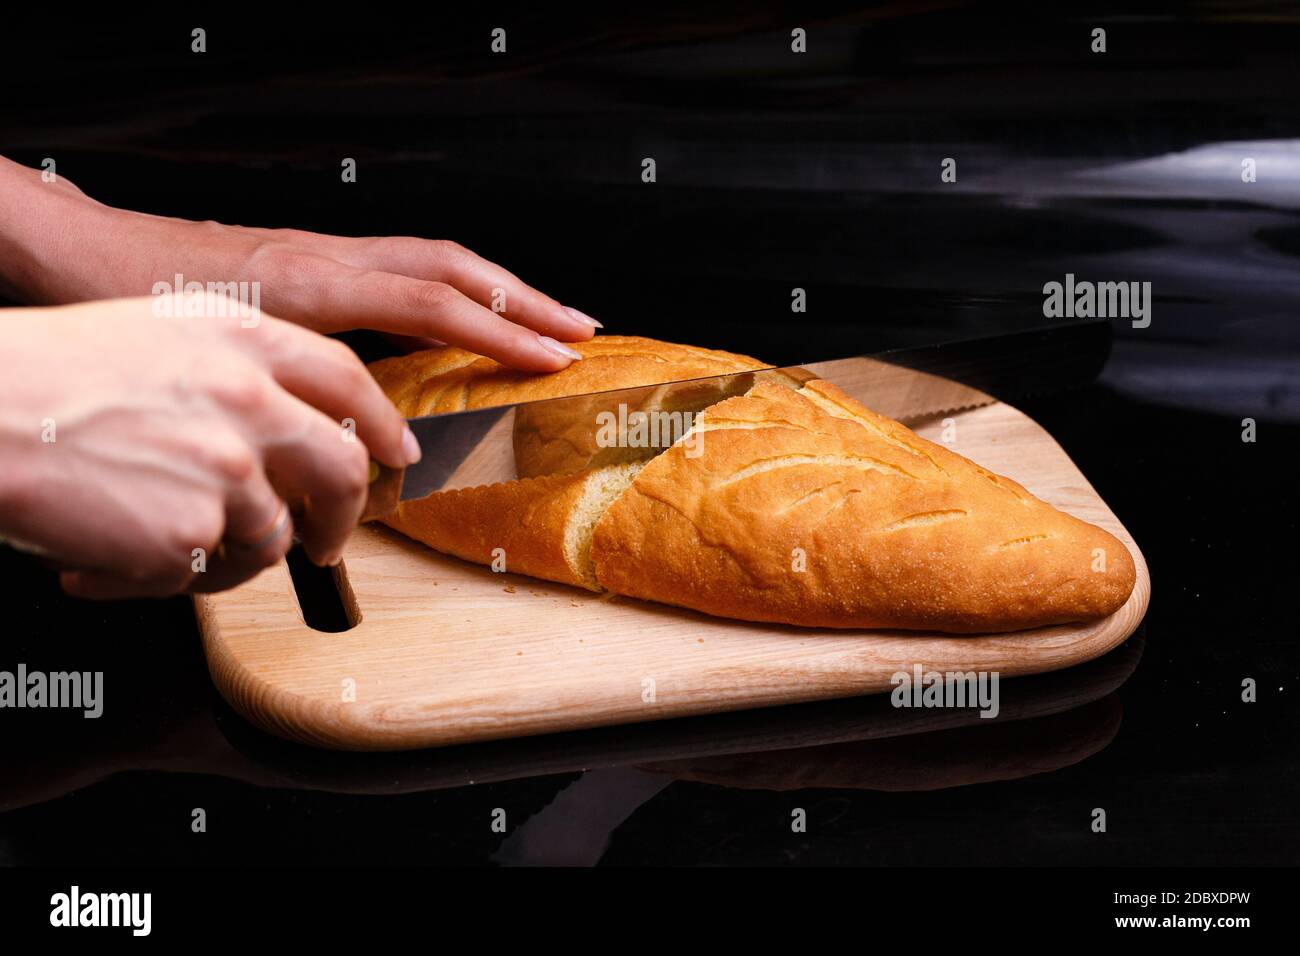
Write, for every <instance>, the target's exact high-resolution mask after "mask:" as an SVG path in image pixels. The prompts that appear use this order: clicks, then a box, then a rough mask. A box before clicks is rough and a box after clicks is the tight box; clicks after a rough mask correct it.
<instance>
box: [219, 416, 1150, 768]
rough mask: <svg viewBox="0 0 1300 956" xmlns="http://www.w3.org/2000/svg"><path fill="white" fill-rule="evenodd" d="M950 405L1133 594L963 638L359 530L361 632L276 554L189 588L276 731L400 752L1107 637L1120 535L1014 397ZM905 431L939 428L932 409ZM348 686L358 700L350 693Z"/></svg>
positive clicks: (984, 447) (856, 688)
mask: <svg viewBox="0 0 1300 956" xmlns="http://www.w3.org/2000/svg"><path fill="white" fill-rule="evenodd" d="M953 417H954V419H955V421H956V426H957V440H956V442H955V444H954V445H953V446H952V447H953V448H954V450H955V451H958V452H960V453H961V454H964V455H966V456H968V457H970V458H972V459H974V460H975V461H977V462H979V463H980V464H982V465H984V466H985V467H987V468H990V469H992V470H993V471H995V472H999V473H1001V474H1004V475H1007V476H1009V477H1011V478H1014V479H1015V480H1017V481H1019V482H1020V483H1021V484H1023V485H1024V486H1025V487H1026V488H1028V489H1029V490H1030V491H1031V492H1033V493H1034V494H1036V495H1038V496H1039V497H1041V498H1043V499H1044V500H1046V501H1048V502H1050V503H1051V504H1053V505H1055V506H1056V507H1058V508H1061V509H1062V510H1065V511H1068V512H1070V513H1072V514H1075V515H1077V516H1078V517H1080V518H1083V519H1085V520H1087V521H1091V522H1093V523H1095V524H1098V525H1100V526H1101V527H1103V528H1105V529H1106V530H1108V531H1110V532H1111V533H1113V534H1115V535H1116V536H1117V537H1118V538H1119V539H1120V540H1121V541H1123V542H1124V543H1125V545H1127V546H1128V548H1129V549H1130V551H1131V552H1132V553H1133V558H1134V561H1135V563H1136V565H1137V572H1138V574H1137V586H1136V587H1135V589H1134V592H1133V595H1132V596H1131V597H1130V599H1129V601H1128V603H1127V604H1125V605H1124V607H1122V608H1121V609H1120V610H1119V611H1117V612H1116V613H1115V614H1113V615H1111V616H1110V617H1109V618H1106V619H1105V620H1102V621H1097V622H1093V623H1091V624H1086V625H1073V626H1061V627H1051V628H1043V629H1039V630H1035V631H1025V632H1020V633H1014V634H998V635H988V636H974V637H965V636H961V637H953V636H944V635H935V634H921V633H904V632H895V633H890V632H881V631H861V632H847V631H818V630H805V629H800V628H796V627H784V626H772V625H761V624H746V623H741V622H736V621H727V620H721V619H717V618H710V617H708V616H706V615H702V614H696V613H694V612H690V611H684V610H681V609H677V608H670V607H666V606H660V605H655V604H648V603H642V602H639V601H634V600H631V599H624V598H618V597H612V596H610V595H595V594H591V593H589V592H585V591H581V590H578V589H576V588H569V587H565V586H563V585H557V584H549V583H547V582H543V581H537V580H534V579H531V578H523V577H518V576H515V575H503V574H494V573H493V572H491V571H490V570H488V569H486V568H483V567H479V566H477V565H470V564H466V563H464V562H461V561H459V560H457V559H455V558H450V557H446V556H444V555H440V554H437V553H435V552H433V551H430V550H428V549H427V548H425V547H423V546H422V545H419V544H416V543H414V542H411V541H408V540H407V539H405V538H403V537H402V536H400V535H398V534H396V533H395V532H392V531H389V530H387V529H384V528H378V527H373V526H367V527H364V528H361V529H358V531H357V533H356V534H354V535H353V537H352V540H351V542H350V543H349V545H348V548H347V551H346V553H345V557H344V565H343V569H342V573H343V575H345V576H346V584H347V585H348V587H349V588H350V592H351V594H352V595H353V597H354V601H355V613H356V614H357V615H358V617H359V622H358V624H357V626H356V627H354V628H352V629H351V630H349V631H347V632H344V633H340V634H326V633H321V632H318V631H314V630H312V629H311V628H309V627H307V626H306V624H304V622H303V620H302V615H301V611H300V610H299V608H298V604H297V599H296V597H295V595H294V591H293V585H292V582H291V580H290V578H289V573H288V569H287V567H286V566H284V565H281V566H278V567H274V568H270V569H268V570H267V571H265V572H264V573H262V574H261V575H259V576H258V577H257V578H255V579H254V580H252V581H250V582H248V583H247V584H245V585H243V586H242V587H240V588H238V589H236V590H234V591H232V592H228V593H225V594H219V595H212V596H206V597H202V598H198V599H196V607H197V610H198V615H199V621H200V627H201V630H202V632H203V638H204V645H205V648H206V652H207V656H208V664H209V668H210V670H211V672H212V676H213V679H214V680H215V682H216V685H217V687H218V688H219V690H220V691H221V693H222V694H223V696H225V698H226V699H227V700H228V701H229V702H230V703H231V705H232V706H234V707H235V709H236V710H238V711H239V712H240V713H242V714H244V715H245V716H246V717H248V718H249V719H250V720H252V721H253V722H254V723H256V724H258V725H259V726H261V727H263V728H265V729H267V730H270V731H272V732H274V733H277V734H280V735H282V736H285V737H289V738H292V739H296V740H300V741H303V742H307V743H311V744H315V745H318V746H322V747H331V748H339V749H349V750H400V749H410V748H419V747H431V746H441V745H446V744H455V743H464V742H468V741H475V740H490V739H495V738H504V737H517V736H526V735H531V734H541V733H548V732H553V731H561V730H574V729H578V728H583V727H594V726H602V725H609V724H618V723H628V722H636V721H647V720H661V719H664V718H669V717H681V716H686V715H690V714H702V713H712V712H718V711H725V710H739V709H744V708H751V707H762V706H769V705H774V704H785V703H795V702H799V701H809V700H821V699H827V698H833V697H844V696H851V695H857V694H871V693H879V692H881V691H886V690H889V689H891V685H890V677H891V675H893V674H894V673H896V672H898V671H902V670H910V669H911V668H912V666H913V665H914V664H921V665H922V666H923V667H924V668H925V669H927V670H939V671H949V670H962V671H967V670H976V671H980V670H983V671H998V672H999V673H1000V674H1001V675H1002V676H1004V677H1011V676H1015V675H1018V674H1032V673H1040V672H1043V671H1050V670H1056V669H1059V668H1062V667H1068V666H1071V665H1073V664H1077V663H1080V662H1082V661H1086V660H1090V659H1092V658H1094V657H1097V656H1099V655H1101V654H1104V653H1105V652H1106V651H1108V650H1110V649H1111V648H1113V647H1115V646H1117V645H1118V644H1119V643H1121V642H1122V641H1123V640H1124V638H1126V637H1127V636H1128V635H1129V634H1131V633H1132V632H1133V630H1134V629H1135V628H1136V627H1137V625H1138V623H1139V622H1140V621H1141V619H1142V616H1143V615H1144V614H1145V612H1146V608H1147V603H1148V600H1149V597H1150V578H1149V576H1148V573H1147V568H1146V563H1145V561H1144V560H1143V558H1142V555H1141V552H1140V551H1139V550H1138V548H1137V546H1136V544H1135V543H1134V542H1133V540H1132V538H1131V537H1130V536H1129V534H1128V532H1127V531H1126V530H1125V529H1124V528H1123V526H1122V525H1121V524H1120V523H1119V521H1118V519H1117V518H1116V517H1115V516H1114V514H1113V513H1112V512H1111V511H1110V509H1109V508H1108V507H1107V506H1106V504H1105V502H1103V501H1102V500H1101V499H1100V498H1099V497H1098V495H1097V494H1096V492H1095V491H1094V490H1093V488H1092V486H1091V485H1089V483H1088V481H1087V480H1086V479H1085V478H1084V477H1083V475H1082V474H1081V473H1080V472H1079V470H1078V468H1077V467H1075V465H1074V463H1073V462H1071V461H1070V459H1069V457H1068V456H1067V455H1066V454H1065V452H1064V451H1063V450H1062V449H1061V448H1060V446H1059V445H1057V444H1056V442H1055V441H1054V440H1053V439H1052V438H1051V436H1050V435H1048V434H1047V433H1046V432H1045V431H1044V430H1043V429H1042V428H1041V427H1039V426H1038V425H1037V424H1036V423H1035V422H1033V421H1032V420H1031V419H1029V418H1028V417H1026V416H1025V415H1023V414H1022V413H1021V412H1019V411H1018V410H1016V409H1014V408H1011V407H1010V406H1007V405H1002V404H995V405H990V406H986V407H984V408H978V409H974V410H971V411H967V412H963V413H960V414H957V415H954V416H953ZM914 427H915V428H916V430H917V431H918V432H919V433H920V434H922V435H925V436H926V437H928V438H931V439H933V440H938V439H939V432H940V430H941V422H940V421H938V420H935V421H932V422H930V423H927V424H921V425H915V426H914ZM646 679H650V680H653V682H654V690H655V695H654V701H653V702H649V703H648V702H645V701H644V700H643V681H645V680H646ZM348 680H351V681H354V682H355V684H356V700H355V701H353V702H345V701H344V700H343V689H344V686H345V682H346V681H348Z"/></svg>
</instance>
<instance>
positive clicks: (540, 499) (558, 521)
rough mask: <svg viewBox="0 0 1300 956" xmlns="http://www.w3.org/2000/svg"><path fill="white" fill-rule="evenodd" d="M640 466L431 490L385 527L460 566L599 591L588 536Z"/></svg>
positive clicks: (400, 510)
mask: <svg viewBox="0 0 1300 956" xmlns="http://www.w3.org/2000/svg"><path fill="white" fill-rule="evenodd" d="M641 467H642V463H640V462H631V463H628V464H623V465H610V466H608V467H605V468H598V469H594V470H591V471H587V472H582V473H571V474H565V475H551V476H548V477H545V478H526V479H522V480H519V481H508V482H502V483H500V484H495V485H480V486H479V487H477V488H462V489H459V490H457V491H442V492H437V493H435V494H432V495H429V496H427V497H425V498H419V499H415V500H412V501H403V502H402V503H401V504H399V505H398V507H397V512H396V513H395V514H393V515H391V516H389V517H388V518H386V519H385V520H384V523H385V524H387V525H388V526H389V527H391V528H393V529H395V530H397V531H400V532H402V534H404V535H406V536H407V537H410V538H414V539H415V540H417V541H420V542H423V543H424V544H427V545H428V546H429V547H431V548H433V549H435V550H437V551H443V552H445V553H447V554H454V555H455V556H456V557H458V558H463V559H464V560H466V561H474V562H476V563H478V564H486V565H491V566H494V567H496V568H497V569H499V570H501V571H509V572H514V573H517V574H527V575H529V576H530V577H534V578H544V579H545V580H547V581H558V582H559V583H561V584H573V585H576V586H578V587H581V588H587V589H588V590H591V591H599V590H601V587H600V585H599V584H598V583H597V582H596V574H595V570H594V568H593V567H592V564H591V536H592V532H593V530H594V529H595V526H596V521H597V520H598V519H599V518H600V516H601V515H602V514H604V512H605V509H607V508H608V507H609V506H610V504H612V503H613V501H614V499H615V498H617V497H618V496H619V495H620V494H622V493H623V492H624V491H625V490H626V489H627V488H628V486H629V485H630V484H631V482H632V479H633V478H634V477H635V476H636V473H637V472H638V471H640V470H641Z"/></svg>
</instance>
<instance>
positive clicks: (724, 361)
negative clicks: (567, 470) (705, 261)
mask: <svg viewBox="0 0 1300 956" xmlns="http://www.w3.org/2000/svg"><path fill="white" fill-rule="evenodd" d="M571 347H572V348H574V349H577V351H578V352H579V353H580V354H581V355H582V357H583V360H582V361H580V362H574V363H573V364H572V365H570V366H569V367H568V368H565V369H562V370H560V371H558V372H553V373H551V374H549V375H538V374H535V373H531V372H520V371H517V370H515V369H510V368H506V367H505V366H503V365H501V364H500V363H498V362H495V361H493V360H492V359H489V358H484V357H483V356H481V355H475V354H474V353H473V352H467V351H465V350H464V349H458V348H452V347H450V346H444V347H441V348H435V349H427V350H425V351H422V352H412V353H411V354H409V355H398V356H394V357H393V358H386V359H380V360H379V361H378V362H372V363H371V364H370V366H369V368H370V374H371V375H373V376H374V377H375V380H376V381H377V382H378V383H379V386H380V388H382V389H383V390H384V393H385V394H387V395H388V398H389V399H390V400H391V401H392V403H393V404H394V405H395V406H397V410H398V411H399V412H401V413H402V416H403V417H404V418H417V417H419V416H421V415H436V414H441V413H444V412H459V411H465V410H466V409H471V408H487V407H489V406H492V405H512V404H515V403H516V402H532V401H538V400H540V399H546V398H560V397H562V396H566V395H584V394H586V393H588V392H600V391H605V390H607V389H615V388H633V387H636V386H641V385H658V384H660V383H662V382H672V381H680V380H683V379H692V378H704V377H705V376H709V375H725V374H727V373H729V372H744V371H750V370H757V369H764V368H770V367H771V366H769V365H766V364H764V363H763V362H760V361H758V360H757V359H753V358H750V357H749V356H747V355H737V354H735V353H733V352H720V351H717V350H715V349H702V348H696V347H695V346H692V345H678V344H675V343H672V342H659V341H657V340H655V339H646V338H641V337H640V336H635V335H599V336H597V337H596V338H594V339H591V340H590V341H588V342H576V343H572V345H571Z"/></svg>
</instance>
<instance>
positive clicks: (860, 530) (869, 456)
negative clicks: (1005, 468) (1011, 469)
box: [591, 381, 1135, 633]
mask: <svg viewBox="0 0 1300 956" xmlns="http://www.w3.org/2000/svg"><path fill="white" fill-rule="evenodd" d="M696 427H697V428H699V429H700V431H701V435H700V436H698V439H697V440H701V439H702V446H700V447H702V454H699V455H698V457H689V456H688V455H687V449H686V446H685V444H684V443H679V444H678V445H676V446H674V447H673V448H671V449H669V450H668V451H667V452H665V453H664V454H662V455H660V456H659V457H658V458H655V459H653V460H652V461H650V463H649V464H648V465H646V466H645V468H644V469H643V470H642V471H641V472H640V474H639V475H637V477H636V479H635V480H634V481H633V483H632V486H631V488H630V489H629V490H628V491H627V492H625V493H624V494H623V495H622V496H621V497H619V498H618V499H617V500H616V501H615V502H614V503H613V505H612V506H611V507H610V508H609V509H608V510H607V511H606V512H605V515H604V517H602V518H601V520H600V521H599V522H598V523H597V525H596V529H595V535H594V539H593V542H592V548H591V557H592V561H593V563H594V565H595V571H596V576H597V579H598V580H599V582H600V584H601V585H602V586H604V587H605V588H607V589H609V590H611V591H616V592H618V593H620V594H626V595H629V596H632V597H639V598H645V599H649V600H656V601H662V602H666V603H670V604H677V605H681V606H684V607H690V608H695V609H696V610H701V611H705V612H707V613H710V614H717V615H722V616H726V617H736V618H741V619H745V620H753V621H773V622H784V623H790V624H800V625H807V626H821V627H861V628H878V627H889V628H906V629H935V630H944V631H953V632H963V633H969V632H979V631H1005V630H1018V629H1023V628H1030V627H1039V626H1043V625H1048V624H1058V623H1065V622H1069V621H1077V620H1085V619H1092V618H1097V617H1103V616H1105V615H1107V614H1110V613H1111V612H1113V611H1115V610H1116V609H1117V608H1118V607H1120V606H1121V605H1122V604H1123V603H1124V601H1125V600H1127V598H1128V595H1129V593H1130V592H1131V591H1132V588H1133V583H1134V579H1135V570H1134V565H1133V559H1132V557H1131V556H1130V555H1129V553H1128V550H1127V549H1126V548H1125V547H1124V545H1123V544H1122V543H1121V542H1120V541H1119V540H1118V539H1116V538H1115V537H1113V536H1112V535H1110V534H1108V533H1107V532H1105V531H1103V530H1102V529H1100V528H1097V527H1095V526H1093V525H1090V524H1087V523H1085V522H1083V521H1080V520H1078V519H1077V518H1074V517H1071V516H1070V515H1067V514H1064V513H1063V512H1060V511H1057V510H1056V509H1055V508H1052V507H1051V506H1050V505H1048V504H1046V503H1045V502H1043V501H1040V500H1039V499H1037V498H1035V497H1034V496H1033V495H1031V494H1029V492H1027V491H1026V490H1025V489H1024V488H1023V487H1021V486H1020V485H1019V484H1017V483H1016V482H1014V481H1011V480H1010V479H1008V478H1003V477H1001V476H999V475H995V474H993V473H992V472H989V471H987V470H986V469H984V468H981V467H980V466H979V465H977V464H975V463H974V462H972V461H970V460H968V459H966V458H963V457H962V456H960V455H958V454H955V453H954V452H952V451H949V450H948V449H947V448H944V447H943V446H941V445H937V444H934V443H932V442H929V441H926V440H925V439H923V438H921V437H920V436H918V435H916V434H915V433H914V432H912V431H911V430H910V429H908V428H906V427H905V426H903V425H901V424H899V423H897V422H894V421H892V420H890V419H887V418H884V417H882V416H880V415H877V414H875V413H874V412H871V411H869V410H868V409H866V408H864V407H863V406H862V405H859V404H858V403H857V402H855V401H854V400H853V399H852V398H850V397H849V396H848V395H846V394H845V393H844V392H842V391H841V390H840V389H838V388H837V387H835V386H834V385H832V384H830V383H829V382H825V381H815V382H811V383H809V384H808V385H806V386H805V387H803V388H801V389H799V390H798V391H795V390H794V389H791V388H786V387H784V386H781V385H776V384H771V383H766V382H764V383H760V384H758V385H756V386H755V387H754V389H753V390H752V391H751V392H750V393H749V394H748V395H746V396H744V397H739V398H730V399H727V400H725V401H723V402H720V403H718V404H717V405H714V406H713V407H711V408H710V409H708V410H707V411H706V412H705V413H704V415H703V418H702V420H701V421H700V422H699V423H697V426H696Z"/></svg>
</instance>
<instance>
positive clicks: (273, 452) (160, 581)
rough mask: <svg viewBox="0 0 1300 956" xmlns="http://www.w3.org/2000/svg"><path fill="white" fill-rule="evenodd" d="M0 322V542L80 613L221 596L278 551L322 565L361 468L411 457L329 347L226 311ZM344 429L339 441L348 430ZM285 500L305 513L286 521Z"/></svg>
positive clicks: (342, 536)
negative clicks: (77, 601)
mask: <svg viewBox="0 0 1300 956" xmlns="http://www.w3.org/2000/svg"><path fill="white" fill-rule="evenodd" d="M155 306H156V300H155V299H153V298H143V299H124V300H116V301H112V302H93V303H86V304H82V305H75V306H65V307H60V308H48V309H5V310H0V368H4V369H5V375H4V376H3V378H0V460H2V461H3V462H4V463H5V467H4V469H3V470H2V472H0V536H3V537H11V538H14V539H17V540H18V541H19V542H22V543H24V544H26V545H28V546H29V547H31V548H33V549H34V550H37V551H38V552H40V553H42V554H45V555H47V556H49V557H52V558H54V559H55V560H56V561H58V562H59V563H60V564H62V565H63V566H65V568H66V570H64V571H63V572H62V574H61V581H62V584H63V587H64V588H65V590H67V591H68V592H69V593H72V594H74V595H78V596H82V597H92V598H109V597H130V596H148V595H164V594H173V593H177V592H180V591H213V590H221V589H224V588H228V587H233V586H234V585H236V584H238V583H240V582H241V581H244V580H246V579H247V578H250V577H252V576H253V575H254V574H256V573H257V572H258V571H260V570H261V569H262V568H264V567H266V566H267V565H269V564H272V563H274V562H275V561H278V560H279V559H280V558H281V557H282V556H283V555H284V553H285V552H286V551H287V550H288V548H289V546H290V544H291V541H292V535H293V523H294V521H296V522H297V523H298V525H299V528H298V530H299V533H300V535H301V538H302V542H303V546H304V548H305V549H306V551H307V554H308V556H309V557H310V558H311V559H312V560H313V561H315V562H316V563H318V564H333V563H336V562H337V561H338V559H339V557H340V555H341V553H342V548H343V544H344V541H345V540H346V539H347V536H348V534H349V532H350V531H351V529H352V528H353V527H354V526H355V524H356V521H357V519H358V517H359V515H360V513H361V510H362V507H363V506H364V504H365V500H366V494H367V488H368V485H369V473H370V458H371V457H372V456H373V457H374V458H376V459H378V460H379V461H381V462H383V463H384V464H386V465H390V466H393V467H402V466H404V465H407V464H410V463H412V462H413V461H414V460H417V459H418V458H419V446H418V443H416V441H415V438H414V436H413V435H411V433H410V430H409V429H408V428H407V427H406V425H405V423H404V422H403V420H402V418H401V416H400V415H399V414H398V413H397V411H396V409H394V408H393V406H392V404H391V403H390V402H389V401H388V399H387V398H386V397H385V396H384V394H383V392H381V391H380V389H379V387H378V386H377V385H376V384H375V382H374V380H373V379H372V378H371V377H370V375H369V373H368V372H367V371H366V369H365V366H364V365H362V364H361V362H360V361H359V360H358V359H357V357H356V356H355V355H354V354H353V353H352V352H351V350H349V349H348V348H347V347H346V346H344V345H342V344H341V343H339V342H336V341H334V340H332V339H328V338H325V337H324V336H320V335H317V334H315V333H313V332H309V331H307V330H306V329H302V328H298V327H297V326H295V325H292V324H290V323H288V322H282V321H280V320H278V319H274V318H271V317H270V316H266V315H261V314H256V313H254V314H252V316H251V320H250V319H243V320H241V318H240V317H239V316H237V315H233V314H230V309H229V303H228V300H225V299H222V298H220V297H217V296H211V295H204V296H201V297H198V298H187V299H186V313H185V314H188V315H201V316H202V317H195V318H163V317H159V316H158V315H157V314H155V313H156V311H157V310H156V309H155ZM349 420H350V421H351V422H352V423H354V427H350V426H347V425H346V423H347V422H348V421H349ZM286 501H294V502H299V501H302V502H305V507H304V510H303V511H302V513H301V515H296V516H295V518H294V519H293V521H291V520H289V518H288V510H287V506H286V504H285V502H286Z"/></svg>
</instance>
